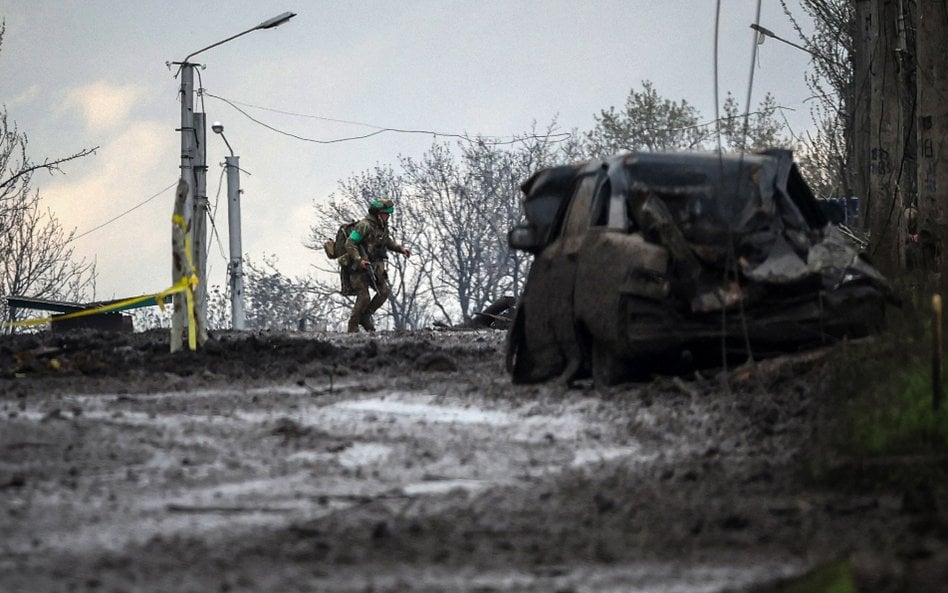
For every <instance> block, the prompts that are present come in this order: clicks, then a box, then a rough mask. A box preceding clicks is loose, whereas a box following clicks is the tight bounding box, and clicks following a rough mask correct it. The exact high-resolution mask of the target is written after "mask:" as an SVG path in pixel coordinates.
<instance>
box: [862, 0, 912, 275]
mask: <svg viewBox="0 0 948 593" xmlns="http://www.w3.org/2000/svg"><path fill="white" fill-rule="evenodd" d="M898 8H899V7H898V5H897V3H896V0H872V5H871V8H870V17H869V18H870V22H871V23H872V35H871V38H870V43H871V53H870V63H869V70H870V81H871V83H870V88H871V93H872V101H871V105H870V122H871V127H870V133H869V142H870V150H869V173H870V175H869V193H868V196H867V197H868V200H867V201H868V204H867V208H865V209H864V210H863V212H864V213H865V214H866V216H867V217H868V220H867V228H868V229H869V237H870V239H869V240H870V253H871V255H872V259H873V262H874V263H875V264H876V266H877V267H878V268H879V270H880V271H881V272H882V273H883V274H885V275H893V274H894V273H896V272H897V271H898V270H899V269H900V268H901V265H900V251H901V245H900V243H901V240H902V234H901V233H900V229H899V226H900V225H899V220H900V219H901V215H902V210H903V205H902V195H901V193H902V192H901V190H900V187H899V179H900V174H901V173H902V164H903V157H904V155H903V148H902V147H903V146H904V142H905V135H904V131H903V128H902V121H903V119H902V117H903V116H902V113H903V111H902V109H903V107H902V96H903V93H902V85H901V84H900V80H901V79H900V69H899V65H900V64H899V60H900V55H899V52H898V51H897V50H898V43H897V40H898V34H897V26H896V25H897V21H898Z"/></svg>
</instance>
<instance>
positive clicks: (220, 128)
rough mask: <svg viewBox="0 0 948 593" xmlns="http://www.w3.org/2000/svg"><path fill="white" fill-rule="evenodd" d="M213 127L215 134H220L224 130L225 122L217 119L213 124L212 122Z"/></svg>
mask: <svg viewBox="0 0 948 593" xmlns="http://www.w3.org/2000/svg"><path fill="white" fill-rule="evenodd" d="M211 129H212V130H214V133H215V134H220V133H222V132H223V131H224V124H222V123H221V122H219V121H216V122H214V123H213V124H211Z"/></svg>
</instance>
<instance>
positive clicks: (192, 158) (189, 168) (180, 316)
mask: <svg viewBox="0 0 948 593" xmlns="http://www.w3.org/2000/svg"><path fill="white" fill-rule="evenodd" d="M294 16H296V13H293V12H284V13H282V14H279V15H277V16H275V17H273V18H270V19H267V20H265V21H263V22H262V23H260V24H259V25H256V26H255V27H251V28H249V29H247V30H246V31H242V32H240V33H237V34H236V35H232V36H230V37H228V38H227V39H224V40H221V41H218V42H217V43H212V44H211V45H208V46H207V47H205V48H202V49H199V50H197V51H195V52H191V53H190V54H188V56H187V57H186V58H185V59H184V60H182V61H180V62H173V63H174V64H175V65H177V66H179V69H178V74H180V75H181V90H180V94H181V129H180V132H181V181H182V182H183V183H184V184H185V185H186V186H187V191H186V192H182V194H183V195H182V198H183V199H184V202H185V203H184V205H183V210H182V211H183V218H184V225H185V227H186V229H187V231H188V232H189V233H190V237H191V248H192V251H193V253H192V256H191V257H192V261H193V263H194V268H195V270H194V272H195V274H196V275H197V277H198V282H199V284H198V287H197V290H196V291H195V295H194V296H195V303H194V305H195V325H196V326H197V327H196V328H194V329H195V331H196V332H197V342H198V346H200V345H202V344H204V342H205V341H206V340H207V296H206V295H207V257H206V249H205V243H206V234H207V226H206V225H207V218H206V217H207V191H206V189H205V187H206V183H205V179H206V171H207V167H206V154H207V152H206V143H205V142H204V113H200V114H195V113H194V67H195V66H197V65H198V64H196V63H194V62H191V61H190V60H191V58H193V57H194V56H196V55H198V54H199V53H202V52H204V51H207V50H209V49H211V48H213V47H217V46H218V45H222V44H224V43H227V42H228V41H230V40H232V39H236V38H237V37H240V36H241V35H246V34H247V33H250V32H251V31H256V30H258V29H271V28H273V27H277V26H279V25H282V24H283V23H285V22H287V21H288V20H290V19H291V18H293V17H294ZM175 76H177V74H176V75H175ZM198 127H200V129H198ZM183 187H184V185H182V188H183ZM176 208H177V205H176ZM178 256H180V254H176V257H178ZM183 267H186V264H185V262H174V268H173V270H174V271H173V275H174V278H173V280H174V282H175V283H177V282H179V281H180V278H179V277H178V276H179V274H180V273H181V270H182V269H183ZM188 273H190V271H188ZM188 323H190V321H189V320H188V313H187V306H186V299H185V296H184V295H183V294H180V293H178V294H176V295H175V296H174V314H173V316H172V320H171V351H172V352H175V351H177V350H180V349H181V346H182V341H183V337H184V336H183V331H184V328H185V327H186V326H187V324H188Z"/></svg>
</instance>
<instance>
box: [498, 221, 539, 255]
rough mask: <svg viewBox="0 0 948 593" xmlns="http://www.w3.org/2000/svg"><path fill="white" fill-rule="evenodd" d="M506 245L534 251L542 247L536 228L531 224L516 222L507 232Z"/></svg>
mask: <svg viewBox="0 0 948 593" xmlns="http://www.w3.org/2000/svg"><path fill="white" fill-rule="evenodd" d="M507 245H509V246H510V247H511V248H512V249H519V250H521V251H529V252H531V253H535V252H537V251H539V250H540V249H541V248H542V247H543V243H542V242H541V241H540V237H539V236H538V233H537V228H536V227H535V226H533V225H532V224H518V225H517V226H515V227H514V228H512V229H510V232H509V233H507Z"/></svg>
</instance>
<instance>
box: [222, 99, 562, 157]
mask: <svg viewBox="0 0 948 593" xmlns="http://www.w3.org/2000/svg"><path fill="white" fill-rule="evenodd" d="M203 94H205V95H207V96H208V97H211V98H212V99H217V100H218V101H223V102H224V103H227V104H228V105H230V106H231V107H233V108H234V109H235V110H236V111H238V112H239V113H241V114H242V115H243V116H244V117H246V118H247V119H249V120H250V121H252V122H254V123H256V124H258V125H261V126H263V127H265V128H267V129H269V130H271V131H274V132H276V133H278V134H283V135H284V136H289V137H291V138H296V139H297V140H302V141H304V142H313V143H315V144H338V143H341V142H351V141H353V140H364V139H366V138H371V137H372V136H378V135H379V134H382V133H384V132H394V133H399V134H425V135H428V136H441V137H444V138H457V139H459V140H464V141H467V142H476V143H478V144H487V145H491V146H497V145H503V144H516V143H517V142H524V141H527V140H531V139H538V138H542V139H546V140H550V141H552V142H563V141H565V140H567V139H569V138H570V137H571V136H572V134H570V133H569V132H561V133H558V134H544V135H536V134H528V135H525V136H522V137H518V136H513V137H511V139H509V140H488V139H487V138H490V137H485V136H478V137H474V138H472V137H471V136H469V135H467V134H458V133H455V132H438V131H435V130H422V129H408V128H395V127H382V126H375V125H372V124H366V123H361V122H355V121H347V120H341V119H334V118H329V117H322V116H316V115H305V114H300V113H290V112H280V111H278V110H275V109H267V108H264V107H257V106H255V105H249V104H246V103H241V104H242V105H246V106H248V107H254V108H255V109H267V110H268V111H274V112H278V113H284V114H286V115H295V116H297V117H309V118H312V119H321V120H324V121H332V122H337V123H347V124H352V125H359V126H364V127H368V128H373V129H374V130H375V131H374V132H369V133H368V134H362V135H359V136H348V137H344V138H334V139H331V140H320V139H316V138H307V137H305V136H300V135H298V134H294V133H292V132H287V131H286V130H281V129H279V128H276V127H274V126H272V125H270V124H268V123H266V122H263V121H260V120H259V119H257V118H255V117H253V116H252V115H250V114H249V113H247V112H246V111H244V110H243V109H241V108H240V107H238V105H237V102H236V101H232V100H230V99H226V98H224V97H221V96H219V95H215V94H213V93H210V92H208V91H207V89H203Z"/></svg>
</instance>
